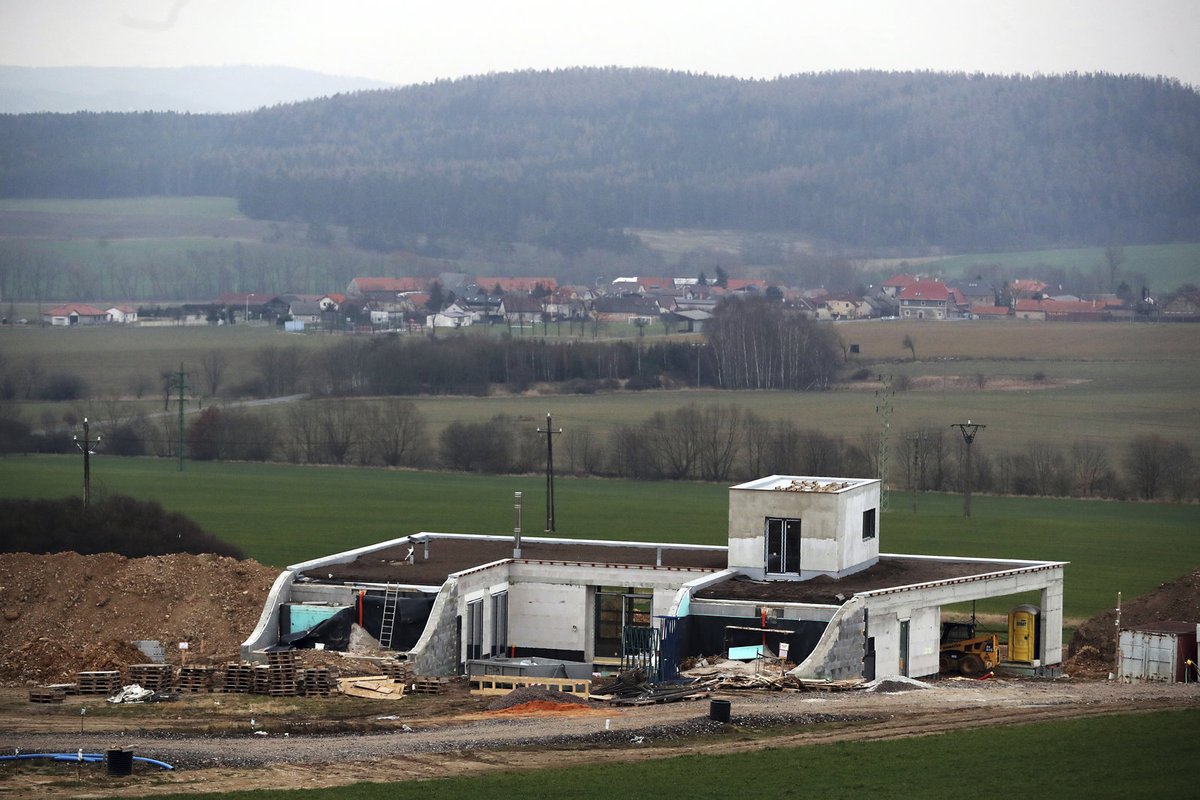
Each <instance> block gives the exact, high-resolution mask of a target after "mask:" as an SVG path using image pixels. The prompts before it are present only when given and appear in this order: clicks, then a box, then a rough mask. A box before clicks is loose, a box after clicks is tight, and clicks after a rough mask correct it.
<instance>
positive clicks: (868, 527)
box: [863, 508, 877, 541]
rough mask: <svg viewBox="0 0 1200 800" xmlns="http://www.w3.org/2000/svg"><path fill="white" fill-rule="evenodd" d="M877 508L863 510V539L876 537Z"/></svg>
mask: <svg viewBox="0 0 1200 800" xmlns="http://www.w3.org/2000/svg"><path fill="white" fill-rule="evenodd" d="M876 512H877V509H874V508H868V509H867V510H866V511H864V512H863V541H866V540H867V539H874V538H875V519H876Z"/></svg>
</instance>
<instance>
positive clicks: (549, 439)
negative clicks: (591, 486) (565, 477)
mask: <svg viewBox="0 0 1200 800" xmlns="http://www.w3.org/2000/svg"><path fill="white" fill-rule="evenodd" d="M538 433H544V434H546V533H553V532H554V531H555V528H554V435H555V434H556V433H562V428H558V429H555V428H553V427H552V426H551V424H550V414H549V412H547V413H546V429H545V430H542V429H541V428H538Z"/></svg>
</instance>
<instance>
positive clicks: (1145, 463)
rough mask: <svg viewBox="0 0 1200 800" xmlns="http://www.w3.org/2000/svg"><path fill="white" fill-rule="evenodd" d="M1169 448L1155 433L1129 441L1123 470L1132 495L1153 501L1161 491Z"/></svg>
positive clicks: (1165, 441) (1164, 440)
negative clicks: (1131, 489)
mask: <svg viewBox="0 0 1200 800" xmlns="http://www.w3.org/2000/svg"><path fill="white" fill-rule="evenodd" d="M1169 448H1170V443H1169V442H1168V441H1167V440H1166V439H1165V438H1163V437H1162V436H1160V435H1159V434H1157V433H1144V434H1142V435H1140V436H1135V437H1134V438H1133V440H1132V441H1130V443H1129V449H1128V450H1127V451H1126V453H1125V470H1126V472H1127V473H1128V475H1129V481H1130V483H1131V484H1132V485H1133V490H1134V493H1135V494H1137V496H1138V497H1140V498H1142V499H1143V500H1153V499H1154V498H1156V497H1158V493H1159V492H1160V491H1161V490H1162V484H1163V480H1164V478H1165V477H1166V473H1167V460H1168V459H1167V451H1168V449H1169Z"/></svg>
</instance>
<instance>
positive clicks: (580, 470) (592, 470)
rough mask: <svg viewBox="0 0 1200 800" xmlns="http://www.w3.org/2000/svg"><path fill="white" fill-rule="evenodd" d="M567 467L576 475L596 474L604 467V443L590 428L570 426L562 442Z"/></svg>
mask: <svg viewBox="0 0 1200 800" xmlns="http://www.w3.org/2000/svg"><path fill="white" fill-rule="evenodd" d="M563 444H564V446H565V449H566V453H567V469H568V470H569V471H570V472H572V473H574V474H576V475H597V474H599V473H600V470H601V469H603V467H604V445H603V443H602V442H601V441H600V439H599V437H597V436H596V435H595V434H594V433H593V432H592V429H591V428H586V427H579V426H572V427H571V428H568V429H567V431H566V436H565V440H564V442H563Z"/></svg>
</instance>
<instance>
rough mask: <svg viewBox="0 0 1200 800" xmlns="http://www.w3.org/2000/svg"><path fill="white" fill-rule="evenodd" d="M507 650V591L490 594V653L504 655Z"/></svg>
mask: <svg viewBox="0 0 1200 800" xmlns="http://www.w3.org/2000/svg"><path fill="white" fill-rule="evenodd" d="M507 650H508V592H496V593H495V594H494V595H492V655H493V656H504V655H507V653H506V652H505V651H507Z"/></svg>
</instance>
